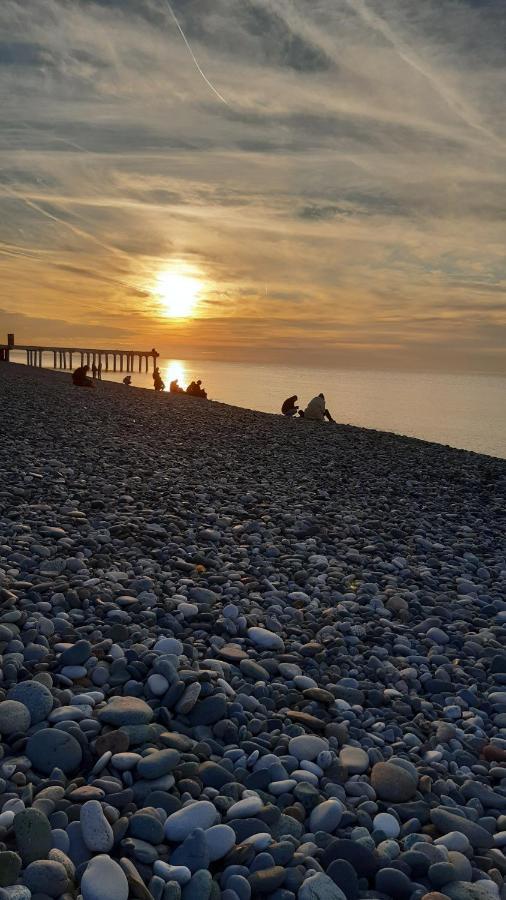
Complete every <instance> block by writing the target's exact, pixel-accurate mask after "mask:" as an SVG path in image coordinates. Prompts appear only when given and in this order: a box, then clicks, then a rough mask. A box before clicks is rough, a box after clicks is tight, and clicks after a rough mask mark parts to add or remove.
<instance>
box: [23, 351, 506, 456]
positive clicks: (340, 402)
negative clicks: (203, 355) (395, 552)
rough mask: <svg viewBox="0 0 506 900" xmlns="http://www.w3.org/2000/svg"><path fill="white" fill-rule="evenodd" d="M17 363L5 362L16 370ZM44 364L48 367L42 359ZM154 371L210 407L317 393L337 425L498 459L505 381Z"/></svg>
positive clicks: (236, 366) (276, 403)
mask: <svg viewBox="0 0 506 900" xmlns="http://www.w3.org/2000/svg"><path fill="white" fill-rule="evenodd" d="M23 356H24V354H19V356H17V354H13V355H12V359H13V361H14V362H18V361H19V362H24V361H25V360H24V359H23ZM51 360H52V356H51ZM44 362H45V364H46V365H47V366H48V367H49V365H50V359H49V354H47V359H46V360H44ZM160 370H161V372H162V378H163V380H164V381H165V384H166V386H167V388H168V386H169V382H170V381H172V379H173V378H179V383H180V384H182V385H183V386H186V385H187V384H188V383H189V382H190V381H192V380H193V379H197V378H201V379H202V381H203V384H204V385H205V387H206V389H207V392H208V395H209V397H210V398H211V399H213V400H221V401H223V402H224V403H231V404H234V405H236V406H244V407H248V408H250V409H259V410H263V411H264V412H276V413H277V412H279V409H280V406H281V403H282V402H283V400H284V399H285V397H289V396H290V395H291V394H297V395H298V397H299V403H300V404H301V405H303V406H305V405H306V403H307V402H308V401H309V400H310V399H311V398H312V397H313V396H314V395H315V394H318V393H319V392H320V391H323V392H324V394H325V397H326V400H327V406H328V408H329V409H330V411H331V413H332V415H333V416H334V418H335V419H336V420H337V421H338V422H344V423H348V424H351V425H360V426H364V427H366V428H377V429H380V430H382V431H394V432H397V433H398V434H406V435H410V436H413V437H419V438H424V439H425V440H429V441H437V442H438V443H441V444H450V446H452V447H461V448H463V449H466V450H475V451H476V452H478V453H488V454H490V455H491V456H501V457H506V378H505V377H501V376H492V375H440V374H430V373H427V374H423V373H408V372H379V371H355V370H339V369H315V368H307V369H304V368H296V367H295V366H277V365H252V364H246V363H220V362H210V361H206V362H202V361H192V360H169V359H162V360H160ZM103 377H104V378H109V379H111V380H114V381H121V380H122V379H123V378H124V373H123V374H117V375H114V374H113V373H111V372H109V373H106V372H103ZM132 382H133V384H134V385H135V386H137V387H149V388H152V386H153V380H152V375H151V373H149V374H147V375H146V374H144V373H143V374H138V373H135V372H134V373H133V374H132Z"/></svg>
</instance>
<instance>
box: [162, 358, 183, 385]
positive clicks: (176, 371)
mask: <svg viewBox="0 0 506 900" xmlns="http://www.w3.org/2000/svg"><path fill="white" fill-rule="evenodd" d="M162 378H163V380H164V382H165V388H166V390H169V385H170V383H171V381H174V379H175V378H177V380H178V381H179V386H180V387H186V367H185V364H184V363H183V362H182V361H181V360H180V359H171V360H170V362H169V363H168V365H166V366H165V369H164V370H163V373H162Z"/></svg>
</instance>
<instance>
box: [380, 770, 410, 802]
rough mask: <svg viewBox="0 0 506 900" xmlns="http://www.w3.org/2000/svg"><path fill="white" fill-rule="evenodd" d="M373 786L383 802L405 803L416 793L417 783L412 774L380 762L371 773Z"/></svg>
mask: <svg viewBox="0 0 506 900" xmlns="http://www.w3.org/2000/svg"><path fill="white" fill-rule="evenodd" d="M371 784H372V786H373V788H374V790H375V791H376V794H377V796H378V797H379V798H380V799H381V800H388V801H389V802H390V803H405V802H406V801H407V800H411V799H412V797H413V796H414V795H415V793H416V788H417V781H416V779H414V778H413V776H412V775H411V773H410V772H408V771H406V770H405V769H404V768H401V767H400V766H398V765H395V764H392V763H384V762H379V763H376V765H375V766H373V768H372V771H371Z"/></svg>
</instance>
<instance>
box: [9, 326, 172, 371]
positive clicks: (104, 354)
mask: <svg viewBox="0 0 506 900" xmlns="http://www.w3.org/2000/svg"><path fill="white" fill-rule="evenodd" d="M13 350H17V351H19V350H21V351H24V352H25V353H26V364H27V366H37V367H42V365H43V361H44V354H48V355H49V359H50V360H51V357H52V363H53V369H70V371H72V370H73V369H74V368H76V367H77V366H78V365H80V366H84V365H88V366H90V367H91V366H94V365H95V366H97V368H98V366H101V368H102V371H104V372H136V371H137V372H143V371H145V372H149V367H150V363H151V362H152V364H153V370H154V369H155V366H156V360H157V359H158V357H159V355H160V354H159V353H157V351H156V350H155V349H154V348H153V349H152V350H104V349H97V348H90V347H49V346H46V345H43V346H35V345H32V344H16V343H15V341H14V335H13V334H9V335H8V336H7V343H6V344H0V361H3V362H9V358H10V353H11V352H12V351H13Z"/></svg>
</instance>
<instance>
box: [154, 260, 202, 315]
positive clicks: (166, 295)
mask: <svg viewBox="0 0 506 900" xmlns="http://www.w3.org/2000/svg"><path fill="white" fill-rule="evenodd" d="M201 290H202V285H201V282H200V281H198V279H197V278H193V277H192V276H191V275H184V274H182V273H181V272H170V271H164V272H160V273H159V274H158V276H157V279H156V293H157V294H158V296H159V297H160V300H161V303H162V307H163V312H164V314H165V315H166V316H168V317H169V318H171V319H184V318H187V317H188V316H191V315H192V313H193V311H194V309H195V306H196V304H197V301H198V298H199V294H200V291H201Z"/></svg>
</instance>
